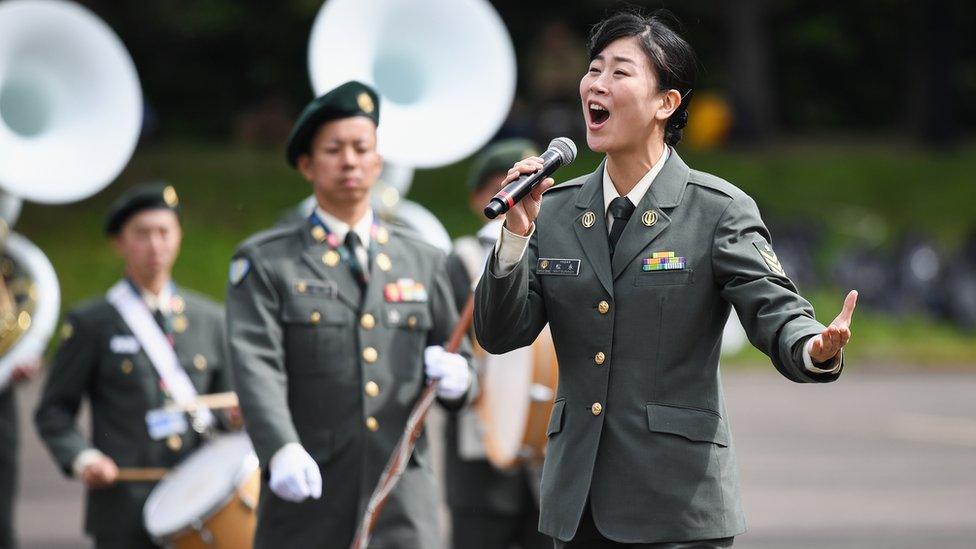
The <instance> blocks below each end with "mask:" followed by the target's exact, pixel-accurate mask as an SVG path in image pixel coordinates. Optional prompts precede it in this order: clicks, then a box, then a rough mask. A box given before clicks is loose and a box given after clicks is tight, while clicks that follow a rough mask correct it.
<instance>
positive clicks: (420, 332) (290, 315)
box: [227, 221, 474, 549]
mask: <svg viewBox="0 0 976 549" xmlns="http://www.w3.org/2000/svg"><path fill="white" fill-rule="evenodd" d="M317 231H318V232H317ZM370 257H371V261H370V265H371V267H370V275H369V280H370V282H369V285H368V286H367V287H366V292H365V295H362V292H361V291H360V288H359V286H358V285H357V283H356V282H355V279H354V278H353V275H352V273H351V272H350V270H349V268H348V266H347V264H346V263H345V262H344V261H341V260H340V259H339V254H338V253H337V252H336V250H335V249H333V248H332V247H330V245H329V243H328V241H327V239H326V238H325V236H324V233H323V232H322V231H321V227H317V226H315V225H313V224H312V223H311V222H309V221H306V222H304V223H302V224H297V225H291V226H285V227H282V228H277V229H272V230H269V231H265V232H262V233H259V234H257V235H256V236H254V237H252V238H250V239H249V240H247V241H246V242H244V243H243V244H242V245H241V246H240V248H239V250H238V252H237V254H236V256H235V259H234V261H233V262H232V265H231V283H230V284H229V286H228V289H227V330H228V337H229V338H230V349H231V362H232V364H233V366H234V372H235V383H236V386H237V393H238V395H239V397H240V402H241V409H242V412H243V414H244V421H245V427H246V428H247V431H248V434H249V435H250V437H251V440H252V441H253V443H254V447H255V449H256V451H257V454H258V457H259V458H260V460H261V463H262V465H263V466H264V468H265V470H266V471H267V464H268V462H269V460H270V459H271V457H272V456H273V455H274V454H275V452H277V451H278V449H280V448H281V447H282V446H284V445H285V444H287V443H291V442H298V443H301V445H302V446H303V447H304V448H305V449H306V450H307V451H308V453H309V454H310V455H311V456H312V458H313V459H315V461H316V462H317V463H318V464H319V467H320V468H321V472H322V481H323V487H322V497H321V499H319V500H313V499H309V500H306V501H304V502H302V503H298V504H296V503H289V502H286V501H284V500H282V499H280V498H278V497H277V496H276V495H275V494H274V493H273V492H271V491H270V489H269V488H268V485H267V482H264V483H263V484H262V489H261V502H260V505H259V509H258V529H257V534H256V539H255V546H256V547H347V546H348V545H349V544H350V543H351V541H352V536H353V533H354V529H355V527H356V525H357V523H358V522H359V519H360V517H361V516H362V512H363V509H364V507H365V504H366V502H367V500H368V498H369V496H370V494H371V492H372V490H373V488H374V487H375V486H376V483H377V480H378V479H379V476H380V473H381V472H382V470H383V468H384V466H385V465H386V461H387V459H388V458H389V456H390V455H391V453H392V451H393V448H394V446H395V445H396V443H397V441H398V440H399V438H400V435H401V433H402V431H403V428H404V425H405V424H406V420H407V416H408V415H409V413H410V410H411V408H412V407H413V405H414V404H415V402H416V400H417V398H418V397H419V395H420V393H421V390H422V389H423V387H424V384H425V376H424V363H423V351H424V348H425V347H426V346H428V345H443V344H444V343H445V342H446V340H447V339H448V337H449V335H450V333H451V331H452V329H453V328H454V325H455V323H456V321H457V311H456V310H455V305H454V299H453V297H452V296H451V288H450V283H449V282H448V279H447V272H446V269H445V261H446V259H445V255H444V254H443V253H442V252H441V251H440V250H437V249H436V248H434V247H433V246H430V245H428V244H426V243H424V242H422V241H420V240H419V239H417V238H416V237H414V236H412V235H410V234H408V233H406V232H404V231H402V230H401V229H398V228H391V227H388V226H385V225H379V226H378V229H377V230H376V231H375V233H374V236H373V238H372V239H371V243H370ZM410 288H412V289H413V290H414V291H413V294H412V296H411V297H410V298H409V299H404V294H403V290H405V289H410ZM420 289H422V290H423V291H422V292H418V291H416V290H420ZM472 377H474V376H473V374H472ZM472 390H474V389H472ZM469 392H470V391H469ZM451 404H452V405H455V406H459V405H461V404H462V403H461V402H455V403H451ZM265 480H267V475H266V477H265ZM437 504H438V497H437V491H436V489H435V483H434V477H433V474H432V471H431V466H430V463H429V456H428V451H427V440H426V436H424V435H422V436H421V438H420V439H419V441H418V444H417V448H416V450H415V451H414V453H413V457H412V459H411V460H410V464H409V465H408V467H407V470H406V472H405V473H404V475H403V477H402V479H401V480H400V484H399V485H398V486H397V488H396V490H394V492H393V493H392V494H391V495H390V498H389V500H388V501H387V503H386V506H385V508H384V509H383V512H382V514H381V515H380V519H379V522H378V524H377V527H376V530H375V534H374V536H373V542H372V543H371V544H370V547H396V548H411V547H416V548H424V549H426V548H431V547H438V546H439V545H440V542H439V531H438V530H439V529H438V525H437Z"/></svg>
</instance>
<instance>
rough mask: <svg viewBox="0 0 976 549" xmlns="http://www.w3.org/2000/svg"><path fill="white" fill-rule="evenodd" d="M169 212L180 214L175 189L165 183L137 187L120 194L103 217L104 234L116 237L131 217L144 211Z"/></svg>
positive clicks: (178, 200)
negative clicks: (158, 210) (157, 210)
mask: <svg viewBox="0 0 976 549" xmlns="http://www.w3.org/2000/svg"><path fill="white" fill-rule="evenodd" d="M156 209H161V210H170V211H172V212H174V213H176V214H177V215H179V213H180V199H179V197H178V196H177V195H176V189H174V188H173V186H172V185H167V184H165V183H147V184H143V185H137V186H135V187H132V188H131V189H129V190H127V191H125V192H124V193H122V195H121V196H119V197H118V198H117V199H115V202H112V205H111V206H110V207H109V209H108V214H107V215H106V216H105V234H107V235H109V236H117V235H118V234H119V232H120V231H121V230H122V227H123V226H124V225H125V222H126V221H128V220H129V219H130V218H131V217H132V216H134V215H136V214H137V213H139V212H142V211H145V210H156Z"/></svg>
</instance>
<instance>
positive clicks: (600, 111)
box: [589, 103, 610, 126]
mask: <svg viewBox="0 0 976 549" xmlns="http://www.w3.org/2000/svg"><path fill="white" fill-rule="evenodd" d="M589 110H590V122H592V123H593V125H594V126H602V125H603V123H604V122H606V121H607V120H608V119H609V118H610V111H608V110H607V109H606V107H604V106H602V105H598V104H596V103H590V105H589Z"/></svg>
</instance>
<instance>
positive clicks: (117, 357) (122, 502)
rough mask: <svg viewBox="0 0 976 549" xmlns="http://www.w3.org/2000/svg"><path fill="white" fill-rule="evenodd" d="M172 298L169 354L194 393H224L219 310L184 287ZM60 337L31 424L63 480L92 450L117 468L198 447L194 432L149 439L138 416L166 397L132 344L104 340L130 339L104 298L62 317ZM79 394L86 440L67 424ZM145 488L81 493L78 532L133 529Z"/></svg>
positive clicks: (170, 458) (162, 461)
mask: <svg viewBox="0 0 976 549" xmlns="http://www.w3.org/2000/svg"><path fill="white" fill-rule="evenodd" d="M173 295H174V298H173V299H174V301H175V302H177V303H179V302H182V305H181V306H179V305H178V306H177V307H175V308H174V311H173V317H172V320H173V325H174V334H173V335H174V341H175V346H174V348H175V350H176V354H177V357H178V358H179V360H180V363H181V364H182V366H183V369H184V370H186V373H187V375H189V377H190V380H191V381H192V382H193V386H194V388H195V389H196V391H197V393H199V394H206V393H216V392H223V391H230V390H231V389H232V386H233V384H232V382H231V380H230V375H231V372H230V367H229V366H228V365H227V361H226V342H225V339H224V315H223V311H222V310H221V308H220V306H219V305H217V304H216V303H214V302H213V301H211V300H210V299H208V298H206V297H203V296H201V295H199V294H197V293H194V292H192V291H189V290H186V289H184V288H175V289H174V291H173ZM179 308H182V309H183V311H182V313H180V312H179V311H178V310H177V309H179ZM61 335H62V338H63V341H62V342H61V345H60V346H59V347H58V350H57V352H56V353H55V355H54V358H53V359H52V361H51V363H50V368H49V372H48V375H47V380H46V382H45V385H44V390H43V393H42V395H41V400H40V404H39V405H38V407H37V410H36V412H35V416H34V419H35V423H36V425H37V429H38V432H39V433H40V436H41V438H42V439H43V441H44V443H45V444H46V445H47V447H48V450H50V452H51V454H52V455H53V456H54V460H55V461H56V462H57V464H58V466H59V467H60V468H61V470H62V471H64V473H65V474H66V475H71V474H72V471H71V466H72V463H73V462H74V460H75V457H77V456H78V453H79V452H81V451H82V450H84V449H86V448H91V447H92V446H94V447H95V448H97V449H98V450H101V451H102V452H103V453H104V454H106V455H108V456H109V457H111V458H112V459H113V460H114V461H115V463H116V464H117V465H118V466H119V467H172V466H174V465H176V464H177V463H178V462H179V461H180V460H182V459H183V458H185V457H186V456H187V455H188V454H190V453H191V452H192V451H193V450H194V449H195V448H196V447H197V446H199V444H200V443H201V440H200V436H199V435H198V434H197V433H195V432H194V431H193V430H192V429H188V430H187V432H186V433H184V434H183V435H182V437H179V436H177V437H176V438H172V439H164V440H152V439H151V438H150V437H149V433H148V430H147V427H146V417H145V416H146V412H147V411H148V410H150V409H154V408H159V407H162V406H163V405H164V404H166V401H167V397H166V395H165V393H164V392H163V390H162V389H161V388H160V378H159V375H158V374H157V373H156V369H155V367H154V366H153V364H152V362H150V360H149V357H148V356H147V355H146V352H145V350H144V349H142V347H141V345H139V346H138V348H135V349H134V348H125V349H122V348H120V346H118V345H113V339H114V340H116V341H118V338H127V339H129V340H130V341H132V340H133V333H132V330H130V329H129V326H128V325H127V324H126V323H125V321H124V320H123V319H122V317H121V315H120V314H119V312H118V311H117V310H116V309H115V307H114V306H113V305H112V304H111V303H109V302H108V301H107V300H106V299H105V298H104V297H100V298H96V299H92V300H90V301H88V302H85V303H83V304H81V305H79V306H78V307H77V308H75V309H74V310H72V311H71V312H69V313H68V314H67V315H66V317H65V321H64V325H63V327H62V330H61ZM84 398H87V399H88V401H89V403H90V405H91V433H92V435H91V442H89V441H88V440H86V438H85V436H84V435H83V434H82V432H81V431H80V430H79V429H78V425H77V422H76V416H77V414H78V408H79V406H80V405H81V401H82V399H84ZM154 485H155V484H154V483H150V482H120V483H118V484H116V485H114V486H112V487H109V488H101V489H96V490H89V491H88V493H87V512H86V521H85V524H86V526H85V529H86V530H87V531H88V532H90V533H91V534H93V535H96V536H102V535H112V536H125V535H128V534H134V533H138V532H140V531H142V528H143V521H142V507H143V504H144V503H145V501H146V498H147V497H149V493H150V492H151V491H152V489H153V487H154Z"/></svg>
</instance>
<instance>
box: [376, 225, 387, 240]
mask: <svg viewBox="0 0 976 549" xmlns="http://www.w3.org/2000/svg"><path fill="white" fill-rule="evenodd" d="M389 240H390V232H389V231H387V230H386V229H385V228H383V227H380V228H379V229H376V241H377V242H379V243H380V244H386V243H387V242H389Z"/></svg>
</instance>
